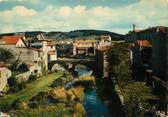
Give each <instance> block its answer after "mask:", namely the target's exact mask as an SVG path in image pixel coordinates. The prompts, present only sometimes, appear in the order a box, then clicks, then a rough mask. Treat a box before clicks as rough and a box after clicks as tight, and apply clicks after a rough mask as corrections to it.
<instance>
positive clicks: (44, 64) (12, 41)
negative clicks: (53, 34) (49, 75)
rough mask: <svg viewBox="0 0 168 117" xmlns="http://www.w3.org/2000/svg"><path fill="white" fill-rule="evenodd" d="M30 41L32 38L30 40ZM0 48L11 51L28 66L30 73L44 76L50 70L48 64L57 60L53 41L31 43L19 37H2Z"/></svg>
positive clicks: (41, 40) (42, 40)
mask: <svg viewBox="0 0 168 117" xmlns="http://www.w3.org/2000/svg"><path fill="white" fill-rule="evenodd" d="M28 39H30V38H28ZM0 48H4V49H7V50H9V51H11V52H12V53H13V54H14V55H15V58H16V59H18V60H20V62H22V63H25V64H26V65H27V66H28V69H29V72H30V73H31V74H34V75H38V76H39V75H42V73H43V71H47V70H48V62H49V61H55V60H57V52H56V48H55V46H54V45H53V44H52V42H51V41H48V40H44V39H40V40H36V41H33V42H30V41H29V40H27V39H26V38H24V37H20V36H18V35H13V36H2V37H1V38H0Z"/></svg>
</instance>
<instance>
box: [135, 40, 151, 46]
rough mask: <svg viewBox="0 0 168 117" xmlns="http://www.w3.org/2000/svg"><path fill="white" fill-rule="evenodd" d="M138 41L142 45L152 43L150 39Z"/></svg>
mask: <svg viewBox="0 0 168 117" xmlns="http://www.w3.org/2000/svg"><path fill="white" fill-rule="evenodd" d="M137 43H138V45H141V46H150V45H151V43H150V42H149V41H148V40H138V41H137Z"/></svg>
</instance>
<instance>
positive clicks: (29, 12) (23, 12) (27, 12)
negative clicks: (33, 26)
mask: <svg viewBox="0 0 168 117" xmlns="http://www.w3.org/2000/svg"><path fill="white" fill-rule="evenodd" d="M11 12H13V13H14V14H15V13H16V14H17V15H20V16H34V15H36V11H35V10H33V9H28V8H26V7H24V6H16V7H14V8H13V9H12V11H11Z"/></svg>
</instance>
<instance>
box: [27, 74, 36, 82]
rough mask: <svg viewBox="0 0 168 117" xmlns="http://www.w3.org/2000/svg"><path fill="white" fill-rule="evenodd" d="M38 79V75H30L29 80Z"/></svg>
mask: <svg viewBox="0 0 168 117" xmlns="http://www.w3.org/2000/svg"><path fill="white" fill-rule="evenodd" d="M36 79H37V77H36V76H35V75H32V74H31V75H30V76H29V81H34V80H36Z"/></svg>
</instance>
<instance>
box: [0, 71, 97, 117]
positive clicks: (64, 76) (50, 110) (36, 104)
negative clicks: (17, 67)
mask: <svg viewBox="0 0 168 117" xmlns="http://www.w3.org/2000/svg"><path fill="white" fill-rule="evenodd" d="M72 80H73V77H72V75H71V74H69V73H68V72H67V73H62V72H54V73H51V74H48V75H45V76H43V77H41V78H38V79H35V80H33V81H31V82H28V83H27V84H26V87H25V88H24V89H22V90H21V91H18V92H16V93H13V94H8V95H6V96H4V97H1V98H0V100H2V101H1V102H0V109H1V110H2V111H7V112H8V113H9V114H10V115H12V116H25V117H34V116H45V117H55V116H58V117H60V116H63V117H64V116H65V117H66V116H72V117H83V116H84V115H85V109H84V107H83V99H84V89H86V88H88V86H89V87H92V85H94V82H95V81H94V80H95V79H94V77H83V78H81V79H77V80H76V81H77V82H78V81H79V82H80V83H77V84H75V85H74V86H73V87H70V88H67V89H66V88H64V86H65V85H66V84H67V83H68V82H71V81H72ZM58 81H59V82H58ZM83 82H84V83H83ZM88 84H89V85H88Z"/></svg>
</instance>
